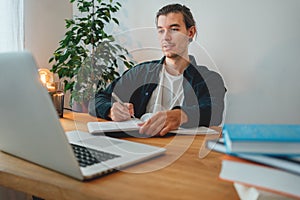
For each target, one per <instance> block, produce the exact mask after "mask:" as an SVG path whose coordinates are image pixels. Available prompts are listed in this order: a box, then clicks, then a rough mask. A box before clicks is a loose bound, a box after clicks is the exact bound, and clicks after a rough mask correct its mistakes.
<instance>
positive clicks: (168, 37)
mask: <svg viewBox="0 0 300 200" xmlns="http://www.w3.org/2000/svg"><path fill="white" fill-rule="evenodd" d="M171 38H172V37H171V33H170V31H169V30H166V31H165V32H164V34H163V37H162V39H163V40H167V41H170V40H171Z"/></svg>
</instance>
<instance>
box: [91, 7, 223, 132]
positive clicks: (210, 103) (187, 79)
mask: <svg viewBox="0 0 300 200" xmlns="http://www.w3.org/2000/svg"><path fill="white" fill-rule="evenodd" d="M156 26H157V33H158V38H159V42H160V45H161V49H162V52H163V54H164V57H163V58H162V59H161V60H155V61H151V62H144V63H141V64H139V65H137V66H135V67H133V68H131V69H130V70H128V71H126V72H125V73H124V74H123V75H122V76H121V77H120V78H118V79H117V80H115V81H114V82H112V83H111V84H110V85H109V86H108V87H107V89H106V90H104V91H100V92H99V93H98V94H96V95H95V98H94V99H93V100H92V101H91V102H90V105H89V113H90V114H91V115H93V116H97V117H101V118H104V119H108V120H113V121H125V120H129V119H130V118H131V116H133V115H134V116H136V117H141V116H142V115H143V114H145V113H153V115H152V117H151V118H150V119H149V120H147V121H146V122H145V123H142V124H140V130H139V132H140V134H146V135H149V136H153V135H160V136H163V135H165V134H166V133H168V132H169V131H170V130H174V129H177V128H178V127H180V126H182V127H196V126H213V125H219V124H220V123H221V122H222V116H223V110H224V95H225V91H226V89H225V87H224V83H223V80H222V78H221V76H220V75H219V74H217V73H216V72H213V71H209V70H208V69H207V68H206V67H204V66H197V64H196V62H195V59H194V57H193V56H189V55H188V46H189V43H190V42H192V41H193V38H194V36H195V35H196V32H197V30H196V24H195V20H194V18H193V16H192V14H191V12H190V9H189V8H187V7H186V6H183V5H179V4H171V5H167V6H165V7H163V8H161V9H160V10H159V11H158V13H157V15H156ZM112 92H113V93H114V94H116V95H117V96H118V97H119V98H120V99H121V100H122V101H123V102H126V103H120V102H118V101H114V99H113V98H112Z"/></svg>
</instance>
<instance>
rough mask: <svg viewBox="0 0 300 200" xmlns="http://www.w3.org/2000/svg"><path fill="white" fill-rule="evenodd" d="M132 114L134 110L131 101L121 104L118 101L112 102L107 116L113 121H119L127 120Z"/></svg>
mask: <svg viewBox="0 0 300 200" xmlns="http://www.w3.org/2000/svg"><path fill="white" fill-rule="evenodd" d="M133 115H134V110H133V104H132V103H124V104H121V103H119V102H115V103H113V105H112V107H111V109H110V113H109V115H108V116H109V117H110V118H111V119H112V120H113V121H117V122H120V121H126V120H129V119H130V118H131V116H133Z"/></svg>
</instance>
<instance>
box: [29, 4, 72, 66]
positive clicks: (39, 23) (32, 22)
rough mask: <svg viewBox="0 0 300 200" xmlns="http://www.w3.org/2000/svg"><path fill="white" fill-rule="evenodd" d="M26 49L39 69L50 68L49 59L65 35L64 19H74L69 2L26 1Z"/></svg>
mask: <svg viewBox="0 0 300 200" xmlns="http://www.w3.org/2000/svg"><path fill="white" fill-rule="evenodd" d="M24 9H25V10H24V15H25V16H24V18H25V49H27V50H29V51H31V52H32V53H33V54H34V56H35V59H36V61H37V64H38V66H39V68H50V67H51V66H50V64H49V63H48V60H49V58H50V57H51V56H52V55H53V52H54V51H55V49H56V48H57V47H58V42H59V41H60V40H61V39H62V38H63V36H64V33H65V21H64V19H67V18H71V17H72V5H71V3H70V2H69V0H25V1H24Z"/></svg>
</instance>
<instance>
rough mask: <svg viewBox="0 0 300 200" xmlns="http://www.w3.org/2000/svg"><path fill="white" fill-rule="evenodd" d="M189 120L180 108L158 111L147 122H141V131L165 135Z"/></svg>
mask: <svg viewBox="0 0 300 200" xmlns="http://www.w3.org/2000/svg"><path fill="white" fill-rule="evenodd" d="M187 121H188V117H187V115H186V114H185V112H183V111H182V110H180V109H175V110H168V111H162V112H158V113H155V114H154V115H153V116H152V117H151V118H150V119H149V120H147V121H146V122H144V123H141V124H139V125H140V126H141V127H140V133H141V134H145V135H149V136H154V135H160V136H164V135H165V134H167V133H168V132H169V131H171V130H176V129H178V127H179V126H180V125H181V124H183V123H185V122H187Z"/></svg>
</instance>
